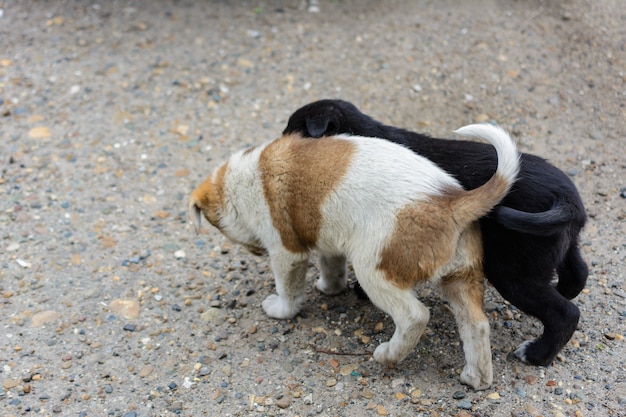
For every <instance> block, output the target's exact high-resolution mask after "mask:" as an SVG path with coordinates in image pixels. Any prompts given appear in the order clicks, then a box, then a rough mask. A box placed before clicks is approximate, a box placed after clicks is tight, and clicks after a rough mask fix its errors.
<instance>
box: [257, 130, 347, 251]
mask: <svg viewBox="0 0 626 417" xmlns="http://www.w3.org/2000/svg"><path fill="white" fill-rule="evenodd" d="M354 151H355V145H353V144H352V143H351V142H349V141H347V140H341V139H336V138H321V139H303V138H301V137H299V136H294V135H291V136H283V137H282V138H279V139H277V140H275V141H274V142H272V143H270V144H269V145H268V146H267V147H266V148H265V149H264V150H263V151H262V152H261V155H260V158H259V172H260V173H261V177H262V181H263V191H264V194H265V200H266V201H267V204H268V206H269V209H270V215H271V217H272V224H273V225H274V227H275V228H276V229H277V230H278V232H279V233H280V236H281V239H282V243H283V245H284V246H285V248H287V249H288V250H290V251H292V252H306V251H308V250H310V249H311V248H312V247H314V246H315V245H316V243H317V239H318V235H319V231H320V228H321V225H322V221H323V219H322V212H321V208H322V205H323V204H324V202H325V201H326V198H327V197H328V195H329V194H330V193H332V192H333V191H334V190H335V189H336V188H337V186H338V184H339V183H340V182H341V179H342V178H343V176H344V175H345V174H346V172H347V170H348V166H349V165H350V162H351V161H352V157H353V154H354Z"/></svg>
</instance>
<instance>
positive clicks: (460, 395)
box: [452, 391, 465, 400]
mask: <svg viewBox="0 0 626 417" xmlns="http://www.w3.org/2000/svg"><path fill="white" fill-rule="evenodd" d="M452 398H454V399H455V400H462V399H463V398H465V393H464V392H463V391H456V392H455V393H454V394H452Z"/></svg>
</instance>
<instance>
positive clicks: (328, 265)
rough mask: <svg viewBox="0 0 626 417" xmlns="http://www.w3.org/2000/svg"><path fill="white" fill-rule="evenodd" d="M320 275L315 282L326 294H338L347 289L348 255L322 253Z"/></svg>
mask: <svg viewBox="0 0 626 417" xmlns="http://www.w3.org/2000/svg"><path fill="white" fill-rule="evenodd" d="M320 271H321V274H320V277H319V279H318V280H317V282H316V283H315V286H316V287H317V289H318V290H320V291H321V292H323V293H324V294H326V295H337V294H339V293H341V292H342V291H343V290H345V289H346V287H347V286H348V280H347V277H346V257H345V256H341V255H329V254H325V253H320Z"/></svg>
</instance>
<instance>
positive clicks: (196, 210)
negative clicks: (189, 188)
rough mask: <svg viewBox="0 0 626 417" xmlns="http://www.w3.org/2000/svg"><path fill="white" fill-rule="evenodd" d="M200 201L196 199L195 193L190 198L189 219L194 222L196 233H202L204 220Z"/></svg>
mask: <svg viewBox="0 0 626 417" xmlns="http://www.w3.org/2000/svg"><path fill="white" fill-rule="evenodd" d="M198 203H199V202H198V201H197V200H196V198H195V195H192V196H191V199H190V200H189V221H191V224H193V229H194V231H195V232H196V235H197V234H199V233H200V222H201V220H202V209H201V208H200V206H199V205H198Z"/></svg>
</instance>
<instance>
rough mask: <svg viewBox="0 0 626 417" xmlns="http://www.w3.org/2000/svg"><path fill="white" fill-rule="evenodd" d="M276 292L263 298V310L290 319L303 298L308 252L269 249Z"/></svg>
mask: <svg viewBox="0 0 626 417" xmlns="http://www.w3.org/2000/svg"><path fill="white" fill-rule="evenodd" d="M270 258H271V263H272V272H273V273H274V280H275V282H276V292H277V293H278V294H272V295H270V296H269V297H267V298H266V299H265V300H263V304H262V305H263V310H265V312H266V313H267V315H268V316H270V317H273V318H275V319H290V318H292V317H293V316H295V315H296V314H298V312H299V311H300V309H301V308H302V304H303V303H304V299H305V278H306V271H307V267H308V265H309V262H308V254H306V253H292V252H289V251H287V250H285V249H282V248H281V249H278V250H276V251H270Z"/></svg>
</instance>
